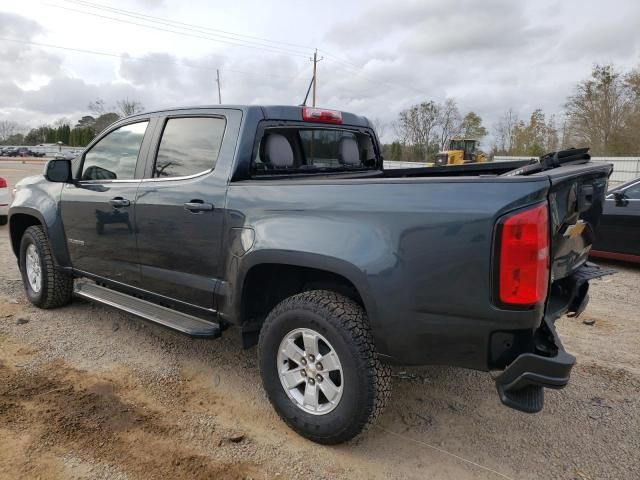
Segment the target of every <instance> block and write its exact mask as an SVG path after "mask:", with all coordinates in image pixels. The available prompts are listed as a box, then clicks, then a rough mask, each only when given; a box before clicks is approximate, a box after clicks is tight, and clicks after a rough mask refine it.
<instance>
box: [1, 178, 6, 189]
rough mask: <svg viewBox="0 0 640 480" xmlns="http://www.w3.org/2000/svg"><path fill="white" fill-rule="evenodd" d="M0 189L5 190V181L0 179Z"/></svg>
mask: <svg viewBox="0 0 640 480" xmlns="http://www.w3.org/2000/svg"><path fill="white" fill-rule="evenodd" d="M0 188H7V181H6V180H5V179H4V178H2V177H0Z"/></svg>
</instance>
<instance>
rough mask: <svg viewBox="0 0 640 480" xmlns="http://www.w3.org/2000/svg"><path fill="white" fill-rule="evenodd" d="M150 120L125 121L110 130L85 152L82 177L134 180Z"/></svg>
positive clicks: (86, 178) (87, 178) (83, 178)
mask: <svg viewBox="0 0 640 480" xmlns="http://www.w3.org/2000/svg"><path fill="white" fill-rule="evenodd" d="M148 124H149V122H147V121H144V122H138V123H131V124H129V125H124V126H122V127H120V128H118V129H117V130H114V131H113V132H111V133H109V134H107V136H106V137H104V138H103V139H102V140H100V141H99V142H98V143H96V144H95V145H94V146H93V147H91V150H89V151H88V152H87V153H86V154H85V156H84V164H83V167H82V175H81V177H80V178H81V180H131V179H133V178H134V175H135V171H136V163H137V162H138V154H139V153H140V146H141V145H142V140H143V138H144V132H145V131H146V130H147V125H148Z"/></svg>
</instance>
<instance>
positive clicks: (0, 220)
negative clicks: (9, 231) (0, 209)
mask: <svg viewBox="0 0 640 480" xmlns="http://www.w3.org/2000/svg"><path fill="white" fill-rule="evenodd" d="M8 220H9V217H8V216H7V215H0V225H6V224H7V221H8Z"/></svg>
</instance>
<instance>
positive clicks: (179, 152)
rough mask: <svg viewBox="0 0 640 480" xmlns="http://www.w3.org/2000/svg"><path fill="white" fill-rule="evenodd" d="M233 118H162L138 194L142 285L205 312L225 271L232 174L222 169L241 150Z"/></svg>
mask: <svg viewBox="0 0 640 480" xmlns="http://www.w3.org/2000/svg"><path fill="white" fill-rule="evenodd" d="M237 113H239V112H237ZM229 115H230V114H229V113H228V112H226V111H223V110H221V111H220V112H211V113H207V114H200V113H196V114H185V115H175V116H167V117H164V118H161V119H160V124H159V126H158V128H157V132H156V135H155V137H156V138H155V139H154V147H153V149H152V151H151V153H150V155H149V160H148V162H147V163H148V165H147V169H146V177H147V178H145V180H144V181H143V182H142V183H141V185H140V188H139V189H138V194H137V198H136V209H135V213H136V224H137V230H138V234H137V238H138V247H139V254H140V265H141V267H140V268H141V275H142V288H144V289H145V290H147V291H149V292H152V293H154V294H157V295H161V296H163V297H166V298H168V299H173V300H178V301H180V302H184V303H188V304H190V305H195V306H197V307H201V308H206V309H213V307H214V292H215V291H216V289H217V287H218V283H219V281H220V277H221V275H222V273H221V272H222V270H223V267H222V265H221V248H222V243H223V220H224V211H225V198H226V188H227V179H228V171H227V170H225V169H219V168H218V166H219V164H220V162H219V158H220V156H227V157H228V156H231V157H232V156H233V152H234V149H235V140H236V139H235V138H232V137H233V136H232V135H229V134H228V132H229V131H230V129H229V119H228V116H229ZM232 130H233V129H232ZM235 132H236V137H237V129H235Z"/></svg>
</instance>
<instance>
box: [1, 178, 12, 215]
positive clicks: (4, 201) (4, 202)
mask: <svg viewBox="0 0 640 480" xmlns="http://www.w3.org/2000/svg"><path fill="white" fill-rule="evenodd" d="M10 203H11V194H10V193H9V187H8V185H7V181H6V180H5V179H4V178H2V177H0V225H6V224H7V218H8V214H9V204H10Z"/></svg>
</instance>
